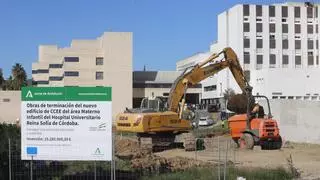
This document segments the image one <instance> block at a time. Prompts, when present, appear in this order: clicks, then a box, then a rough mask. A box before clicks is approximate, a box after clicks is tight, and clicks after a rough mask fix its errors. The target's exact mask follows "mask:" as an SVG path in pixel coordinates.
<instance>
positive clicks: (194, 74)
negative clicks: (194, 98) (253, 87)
mask: <svg viewBox="0 0 320 180" xmlns="http://www.w3.org/2000/svg"><path fill="white" fill-rule="evenodd" d="M221 55H223V56H224V58H223V60H221V61H220V62H217V61H215V60H216V59H217V58H218V57H220V56H221ZM208 63H210V64H209V65H207V64H208ZM206 65H207V66H206ZM225 68H229V69H230V71H231V73H232V75H233V77H234V78H235V80H236V81H237V83H238V85H239V86H240V88H241V90H242V92H243V93H244V94H246V92H247V89H246V88H247V87H249V84H248V81H247V80H246V78H245V76H244V72H243V70H242V68H241V65H240V63H239V60H238V58H237V55H236V53H235V52H234V51H233V50H232V49H231V48H229V47H228V48H224V49H223V51H221V52H219V53H218V54H212V55H211V56H210V57H209V58H208V59H207V60H205V61H204V62H201V63H199V64H197V65H195V66H194V67H193V68H192V69H191V70H190V71H188V72H186V71H187V70H186V71H184V72H183V73H182V75H180V76H179V77H178V78H177V79H176V81H175V82H174V83H173V85H172V87H171V90H170V93H169V98H168V109H169V110H170V111H173V112H178V111H179V102H180V100H181V99H182V97H183V96H184V95H185V94H186V90H187V88H188V87H191V86H193V85H195V84H197V83H199V82H200V81H202V80H204V79H206V78H208V77H210V76H212V75H214V74H216V73H218V72H219V71H221V70H223V69H225ZM184 100H185V98H183V99H182V104H183V105H184ZM183 105H182V107H183ZM180 114H181V112H180Z"/></svg>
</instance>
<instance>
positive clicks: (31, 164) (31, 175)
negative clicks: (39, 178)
mask: <svg viewBox="0 0 320 180" xmlns="http://www.w3.org/2000/svg"><path fill="white" fill-rule="evenodd" d="M32 162H33V156H31V161H30V179H31V180H33V174H32V173H33V163H32Z"/></svg>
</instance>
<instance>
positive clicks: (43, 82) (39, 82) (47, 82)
mask: <svg viewBox="0 0 320 180" xmlns="http://www.w3.org/2000/svg"><path fill="white" fill-rule="evenodd" d="M36 84H49V81H36Z"/></svg>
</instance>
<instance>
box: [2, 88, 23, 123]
mask: <svg viewBox="0 0 320 180" xmlns="http://www.w3.org/2000/svg"><path fill="white" fill-rule="evenodd" d="M20 109H21V91H1V90H0V123H9V124H14V123H16V121H17V120H18V119H20V111H21V110H20Z"/></svg>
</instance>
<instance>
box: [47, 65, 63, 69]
mask: <svg viewBox="0 0 320 180" xmlns="http://www.w3.org/2000/svg"><path fill="white" fill-rule="evenodd" d="M49 68H62V64H49Z"/></svg>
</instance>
